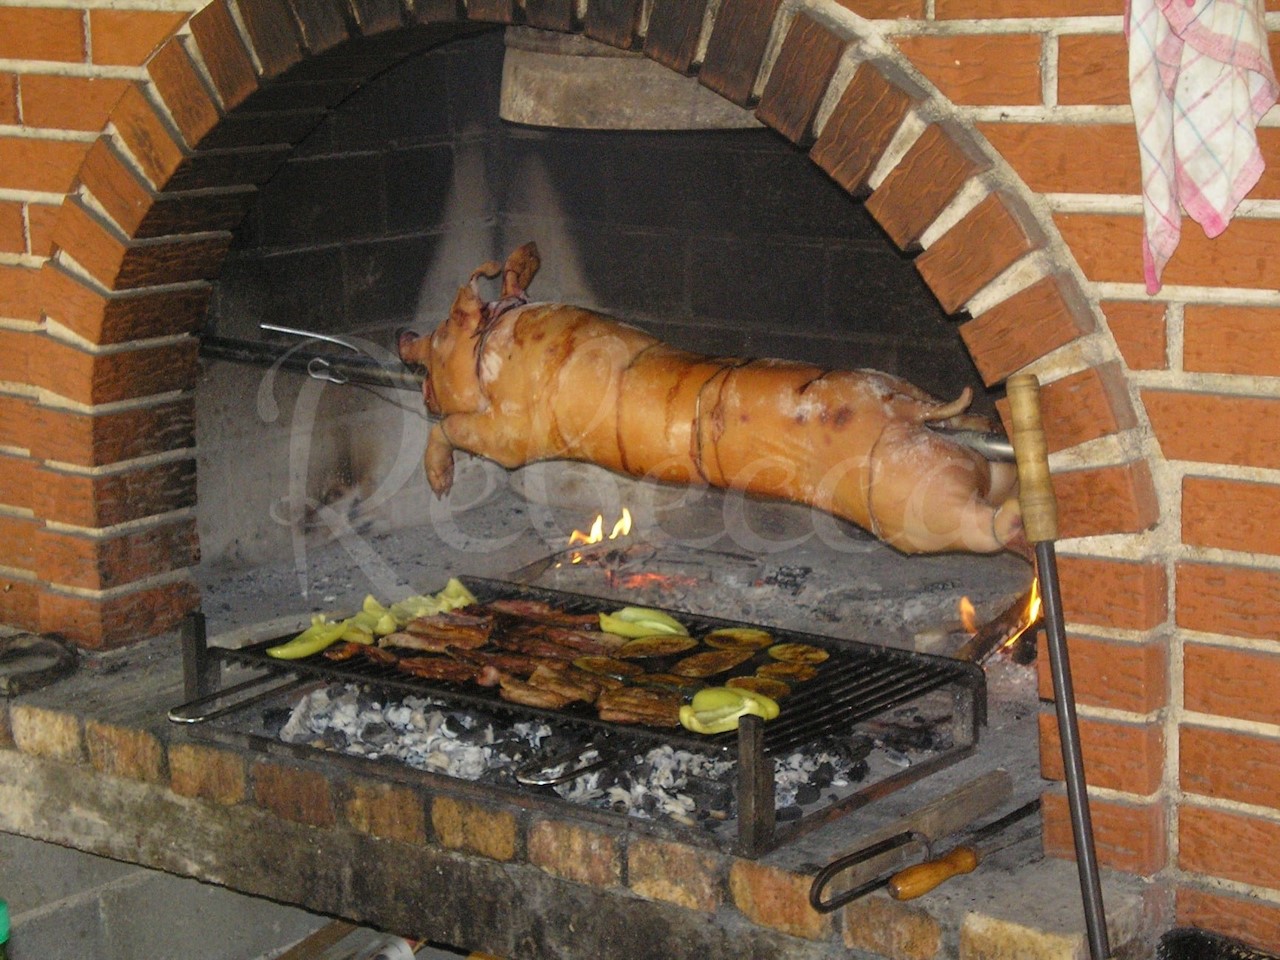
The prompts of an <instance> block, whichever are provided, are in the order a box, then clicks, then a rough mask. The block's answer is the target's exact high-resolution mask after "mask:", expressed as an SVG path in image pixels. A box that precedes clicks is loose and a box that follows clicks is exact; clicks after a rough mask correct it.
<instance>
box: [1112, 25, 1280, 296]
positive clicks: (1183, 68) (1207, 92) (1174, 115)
mask: <svg viewBox="0 0 1280 960" xmlns="http://www.w3.org/2000/svg"><path fill="white" fill-rule="evenodd" d="M1125 32H1126V33H1127V34H1128V37H1129V94H1130V98H1131V100H1132V103H1133V116H1134V122H1135V123H1136V125H1137V128H1138V147H1139V151H1140V157H1141V162H1142V208H1143V238H1142V267H1143V276H1144V279H1145V280H1146V284H1147V293H1151V294H1153V293H1156V292H1157V291H1158V290H1159V289H1160V274H1161V272H1162V271H1163V270H1164V266H1165V264H1166V263H1168V262H1169V258H1170V257H1172V256H1173V252H1174V250H1176V249H1177V246H1178V239H1179V237H1180V236H1181V233H1182V213H1181V210H1180V209H1179V208H1180V207H1181V209H1185V210H1186V212H1187V215H1188V216H1190V217H1191V219H1193V220H1195V221H1196V222H1197V223H1199V224H1200V225H1201V226H1202V227H1204V232H1205V234H1206V235H1207V236H1209V237H1216V236H1217V235H1218V234H1220V233H1221V232H1222V231H1223V230H1225V229H1226V228H1227V224H1228V223H1229V222H1230V220H1231V216H1232V214H1233V213H1234V212H1235V209H1236V207H1237V206H1238V205H1239V203H1240V201H1241V200H1242V199H1244V197H1245V195H1246V194H1247V193H1248V192H1249V191H1250V190H1252V189H1253V186H1254V184H1256V183H1257V182H1258V178H1259V177H1260V176H1261V175H1262V170H1263V167H1264V163H1263V160H1262V154H1261V152H1260V151H1259V150H1258V139H1257V134H1256V132H1255V128H1256V127H1257V123H1258V120H1259V119H1261V117H1262V115H1263V114H1264V113H1266V112H1267V110H1269V109H1270V108H1271V106H1272V105H1273V104H1274V103H1275V102H1276V98H1277V96H1280V87H1278V86H1277V84H1276V75H1275V71H1274V70H1273V69H1272V65H1271V56H1270V53H1269V52H1268V50H1267V29H1266V25H1265V24H1264V23H1263V10H1262V0H1129V9H1128V13H1127V17H1126V20H1125Z"/></svg>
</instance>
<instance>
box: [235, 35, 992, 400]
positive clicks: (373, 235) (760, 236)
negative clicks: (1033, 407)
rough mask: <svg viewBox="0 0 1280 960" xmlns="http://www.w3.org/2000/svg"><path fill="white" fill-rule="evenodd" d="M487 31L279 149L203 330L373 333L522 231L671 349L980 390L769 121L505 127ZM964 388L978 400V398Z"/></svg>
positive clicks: (907, 269)
mask: <svg viewBox="0 0 1280 960" xmlns="http://www.w3.org/2000/svg"><path fill="white" fill-rule="evenodd" d="M501 65H502V34H501V32H499V31H495V32H492V33H488V34H485V35H482V36H479V37H475V38H471V39H468V40H461V41H456V42H453V43H450V44H448V45H446V46H443V47H440V48H438V49H436V50H434V51H431V52H430V53H428V54H426V55H424V56H420V57H416V58H414V59H412V60H410V61H407V62H405V63H403V64H401V65H399V66H397V67H395V68H393V69H392V70H390V71H388V72H387V73H386V74H384V75H383V76H382V77H380V78H378V79H377V80H375V81H374V82H372V83H370V84H368V85H366V86H365V87H364V88H362V89H361V90H360V91H358V92H357V93H356V94H355V95H354V96H353V97H352V98H351V99H350V100H349V101H348V102H347V103H346V104H344V105H343V107H342V108H341V109H340V110H339V111H337V112H335V113H334V114H333V115H332V116H331V117H330V118H329V119H328V120H326V121H325V123H324V124H323V125H321V126H320V127H318V128H317V129H316V131H315V132H314V133H313V134H312V135H311V136H310V137H309V138H308V139H307V140H306V141H305V142H304V143H303V144H302V145H301V146H300V147H299V148H298V149H297V150H296V151H295V154H294V156H293V157H292V158H291V160H290V161H289V162H288V163H287V164H286V165H285V166H284V168H283V169H282V170H281V172H280V173H279V174H278V175H277V176H276V177H275V178H274V179H273V180H272V181H271V182H269V183H268V184H266V185H265V186H264V187H263V189H262V192H261V196H260V199H259V202H258V204H257V206H256V208H255V209H254V210H253V212H252V213H251V214H250V216H249V217H248V218H247V219H246V221H245V222H244V224H243V225H242V226H241V228H240V230H239V233H238V236H237V240H236V244H235V247H234V249H233V252H232V254H231V256H230V257H229V258H228V261H227V265H226V268H225V270H224V273H223V277H222V279H221V281H220V282H219V284H218V286H217V290H216V293H215V297H214V301H213V306H212V308H211V313H210V326H211V329H212V330H214V331H216V332H217V333H219V334H221V335H224V336H247V337H253V336H257V334H256V332H255V328H256V326H257V323H258V322H259V321H261V320H270V321H273V322H277V323H284V324H289V325H293V326H299V327H305V328H308V329H315V330H321V331H329V332H343V331H361V332H363V333H365V334H366V335H368V336H370V337H371V338H372V339H375V340H377V341H379V342H384V343H385V344H386V345H387V346H388V347H389V346H390V343H391V331H392V330H394V329H395V328H396V327H398V326H401V325H404V324H406V323H412V324H414V325H415V326H416V327H418V328H419V329H425V328H427V327H429V326H431V325H433V324H434V323H435V322H437V321H438V319H439V318H440V317H442V316H443V315H444V312H445V311H446V310H447V308H448V304H449V302H450V301H451V299H452V296H453V292H454V290H455V289H456V287H457V284H458V283H459V282H461V281H462V280H463V279H465V277H466V276H467V274H468V273H469V272H470V270H471V269H473V268H474V267H475V266H476V265H477V264H478V263H480V262H481V261H482V260H483V259H486V258H490V257H498V258H500V257H502V256H505V254H506V252H507V251H508V250H509V249H510V248H512V247H513V246H515V245H517V244H519V243H522V242H524V241H525V240H529V239H533V240H536V241H537V242H538V244H539V246H540V248H541V249H542V253H543V269H542V272H541V273H540V275H539V277H538V279H537V280H536V281H535V283H534V285H533V287H532V291H531V292H532V294H533V295H534V296H535V297H536V298H538V299H564V300H567V301H570V302H575V303H582V304H585V305H588V306H593V307H596V308H598V309H602V310H605V311H608V312H611V313H614V314H615V315H618V316H620V317H623V318H625V319H628V320H632V321H634V322H637V323H638V324H640V325H642V326H644V327H646V328H647V329H650V330H652V331H653V332H654V333H656V334H658V335H659V336H662V337H664V338H665V339H668V340H671V341H672V342H674V343H677V344H679V345H680V346H684V347H686V348H689V349H693V350H698V351H702V352H707V353H719V354H744V355H755V356H781V357H788V358H793V359H798V360H808V361H812V362H817V363H823V364H828V365H833V366H847V367H874V368H877V369H883V370H889V371H892V372H897V373H899V374H901V375H903V376H905V377H906V378H907V379H909V380H912V381H913V382H916V383H918V384H920V385H921V386H923V387H925V388H926V389H929V390H932V391H934V392H936V393H939V394H943V395H954V394H955V393H956V392H958V390H959V389H961V388H962V387H963V386H965V385H971V386H973V387H974V388H975V389H976V391H977V392H978V394H979V396H980V397H982V395H983V393H984V391H983V388H982V387H981V385H980V381H979V379H978V377H977V375H976V373H975V372H974V371H973V367H972V363H971V361H970V360H969V357H968V354H967V353H966V352H965V351H964V349H963V348H962V347H961V344H960V341H959V338H958V336H957V334H956V331H955V327H954V321H952V320H950V319H948V318H947V317H946V316H945V315H944V314H943V313H942V311H941V308H940V307H939V306H938V305H937V302H936V300H935V299H934V298H933V295H932V294H931V293H930V292H929V290H928V289H927V288H926V287H925V285H924V283H923V282H922V281H921V280H920V278H919V275H918V274H917V273H916V271H915V269H914V268H913V267H912V265H911V263H910V260H909V259H907V258H905V257H904V256H902V255H901V254H900V253H899V252H898V251H897V250H896V249H895V248H894V247H893V245H892V244H891V243H890V242H889V241H888V240H887V239H886V238H885V237H884V235H883V234H882V232H881V231H880V228H879V227H878V226H877V225H876V224H875V223H874V222H873V221H872V219H871V218H870V217H869V215H867V213H866V211H865V210H864V208H863V206H862V205H861V204H860V203H858V202H856V201H854V200H852V199H851V198H850V197H849V196H848V195H847V194H846V193H845V192H844V191H843V190H841V189H840V188H839V187H837V186H836V185H835V184H834V183H832V182H831V181H830V180H829V179H828V178H827V177H826V176H825V175H824V174H822V173H821V171H819V170H818V169H817V168H816V167H814V166H813V164H812V163H811V162H810V161H809V160H808V159H807V158H806V156H805V155H804V154H803V153H802V152H801V151H799V150H797V149H796V148H795V147H794V146H792V145H791V144H789V143H787V142H786V141H784V140H783V139H782V138H780V137H778V136H777V135H776V134H775V133H773V132H772V131H769V130H765V129H760V130H745V131H707V132H687V133H686V132H681V133H637V132H599V131H576V130H551V129H535V128H528V127H518V126H515V125H511V124H506V123H504V122H502V121H500V120H499V119H498V88H499V82H500V76H501ZM981 403H982V401H980V405H981Z"/></svg>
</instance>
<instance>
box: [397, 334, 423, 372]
mask: <svg viewBox="0 0 1280 960" xmlns="http://www.w3.org/2000/svg"><path fill="white" fill-rule="evenodd" d="M430 351H431V338H430V337H428V336H419V335H418V334H416V333H414V332H413V331H412V330H401V331H400V332H399V333H398V334H396V352H397V353H399V354H400V360H401V361H402V362H404V363H408V364H412V365H413V366H416V367H425V366H426V365H427V356H428V354H429V353H430Z"/></svg>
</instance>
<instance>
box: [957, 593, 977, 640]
mask: <svg viewBox="0 0 1280 960" xmlns="http://www.w3.org/2000/svg"><path fill="white" fill-rule="evenodd" d="M960 625H961V626H963V627H964V632H965V633H967V634H970V635H972V634H975V633H977V632H978V627H979V626H980V624H979V623H978V611H977V610H976V609H975V608H974V606H973V601H972V600H970V599H969V598H968V597H961V598H960Z"/></svg>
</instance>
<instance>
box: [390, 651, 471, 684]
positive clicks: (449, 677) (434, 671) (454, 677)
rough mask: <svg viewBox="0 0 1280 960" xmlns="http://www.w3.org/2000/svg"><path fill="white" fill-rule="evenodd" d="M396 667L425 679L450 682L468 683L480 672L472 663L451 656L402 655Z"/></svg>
mask: <svg viewBox="0 0 1280 960" xmlns="http://www.w3.org/2000/svg"><path fill="white" fill-rule="evenodd" d="M396 669H398V670H403V671H404V672H405V673H409V674H412V675H413V676H415V677H421V678H423V679H424V680H444V681H448V682H449V683H466V682H467V681H468V680H471V679H474V677H475V676H476V674H477V673H479V670H478V669H477V668H476V667H473V666H472V665H471V664H469V663H463V662H462V661H460V660H453V659H451V658H449V657H402V658H400V659H399V660H397V662H396Z"/></svg>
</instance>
